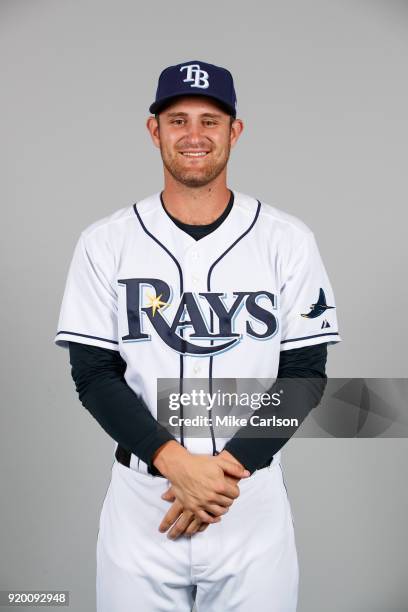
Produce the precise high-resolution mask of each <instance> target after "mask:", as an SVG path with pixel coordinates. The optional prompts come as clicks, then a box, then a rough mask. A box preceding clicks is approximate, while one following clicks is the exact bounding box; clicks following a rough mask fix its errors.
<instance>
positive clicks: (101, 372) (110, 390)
mask: <svg viewBox="0 0 408 612" xmlns="http://www.w3.org/2000/svg"><path fill="white" fill-rule="evenodd" d="M69 355H70V363H71V375H72V378H73V380H74V382H75V387H76V391H77V392H78V395H79V399H80V401H81V403H82V405H83V406H84V407H85V408H86V409H87V410H88V411H89V413H90V414H92V416H93V417H94V418H95V419H96V420H97V421H98V423H99V424H100V425H101V426H102V427H103V429H104V430H105V431H106V433H108V434H109V435H110V436H111V437H112V438H113V439H114V440H115V441H116V442H117V443H118V444H119V445H120V446H122V447H123V448H124V449H126V450H127V451H129V452H131V453H133V454H135V455H136V456H137V457H140V459H142V461H144V462H145V463H146V464H147V465H148V466H149V468H150V470H151V472H152V473H153V474H157V473H158V472H157V469H156V468H155V466H153V464H152V458H153V456H154V454H155V452H156V451H157V450H158V449H159V448H160V447H161V446H162V445H163V444H165V443H166V442H168V441H169V440H175V438H174V436H173V435H172V434H170V432H169V431H168V430H167V429H166V428H165V427H163V426H162V425H160V424H159V423H158V422H157V421H156V419H155V418H154V417H153V415H152V414H151V412H150V411H149V409H148V407H147V406H146V404H145V402H144V401H143V399H142V398H141V397H140V396H138V395H137V394H136V393H135V392H134V391H133V390H132V389H131V388H130V387H129V385H128V384H127V382H126V380H125V378H124V373H125V370H126V362H125V361H124V360H123V358H122V357H121V355H120V353H119V352H118V351H115V350H111V349H105V348H101V347H98V346H91V345H88V344H81V343H77V342H69ZM326 356H327V349H326V345H325V344H319V345H317V346H308V347H304V348H300V349H292V350H288V351H282V352H281V355H280V366H279V372H278V379H279V377H281V378H291V377H296V378H299V377H304V378H307V379H310V378H313V377H318V378H320V379H321V380H324V379H325V363H326ZM306 382H307V383H309V380H308V381H306ZM295 391H296V394H297V395H299V394H300V397H301V402H300V404H301V405H302V406H304V407H305V409H304V410H305V413H306V414H307V413H308V412H309V411H310V409H311V408H312V407H313V406H314V405H316V403H317V402H318V400H319V399H320V395H321V393H320V391H321V388H320V387H319V385H318V384H317V385H314V384H312V385H310V384H307V385H305V384H301V385H300V386H299V385H297V386H296V389H295ZM292 393H293V391H292ZM306 414H305V416H306ZM288 439H289V438H271V439H257V440H256V441H255V440H253V439H251V438H240V437H233V438H231V440H229V441H228V443H227V444H226V446H225V448H226V450H228V451H229V452H230V453H231V454H232V455H234V457H236V458H237V459H238V460H239V461H240V462H241V463H242V464H243V465H244V466H245V467H246V468H247V469H249V470H250V471H251V472H252V471H254V470H255V469H258V468H260V467H262V465H264V464H265V462H266V461H267V460H268V459H270V458H272V456H273V455H274V454H275V453H276V452H277V451H278V450H279V449H280V448H281V447H282V446H283V445H284V444H285V443H286V442H287V441H288Z"/></svg>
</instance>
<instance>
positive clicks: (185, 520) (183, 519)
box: [167, 512, 194, 540]
mask: <svg viewBox="0 0 408 612" xmlns="http://www.w3.org/2000/svg"><path fill="white" fill-rule="evenodd" d="M193 519H194V514H193V513H192V512H183V513H182V514H181V516H180V518H179V519H178V520H177V521H176V523H175V524H174V525H173V527H172V528H171V529H170V531H169V533H168V534H167V537H168V538H170V540H176V539H177V538H178V537H180V536H181V535H182V534H183V533H184V532H185V530H186V529H187V527H188V526H189V525H190V523H191V521H192V520H193Z"/></svg>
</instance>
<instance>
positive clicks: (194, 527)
mask: <svg viewBox="0 0 408 612" xmlns="http://www.w3.org/2000/svg"><path fill="white" fill-rule="evenodd" d="M204 524H205V523H203V522H202V521H201V520H200V519H198V518H197V517H194V519H193V520H192V521H191V523H190V524H189V526H188V527H187V529H186V532H185V533H186V536H192V535H193V534H194V533H197V531H198V529H199V528H200V527H201V525H204Z"/></svg>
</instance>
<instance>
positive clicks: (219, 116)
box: [167, 111, 222, 119]
mask: <svg viewBox="0 0 408 612" xmlns="http://www.w3.org/2000/svg"><path fill="white" fill-rule="evenodd" d="M167 117H188V113H183V112H181V111H180V112H174V111H173V112H170V113H167ZM200 117H211V118H212V119H220V118H221V117H222V115H219V114H217V113H202V114H201V115H200Z"/></svg>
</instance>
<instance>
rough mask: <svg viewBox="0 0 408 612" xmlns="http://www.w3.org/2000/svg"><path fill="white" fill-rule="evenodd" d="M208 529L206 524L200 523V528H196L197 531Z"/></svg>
mask: <svg viewBox="0 0 408 612" xmlns="http://www.w3.org/2000/svg"><path fill="white" fill-rule="evenodd" d="M207 527H208V523H201V526H200V527H199V528H198V531H204V529H207Z"/></svg>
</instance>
